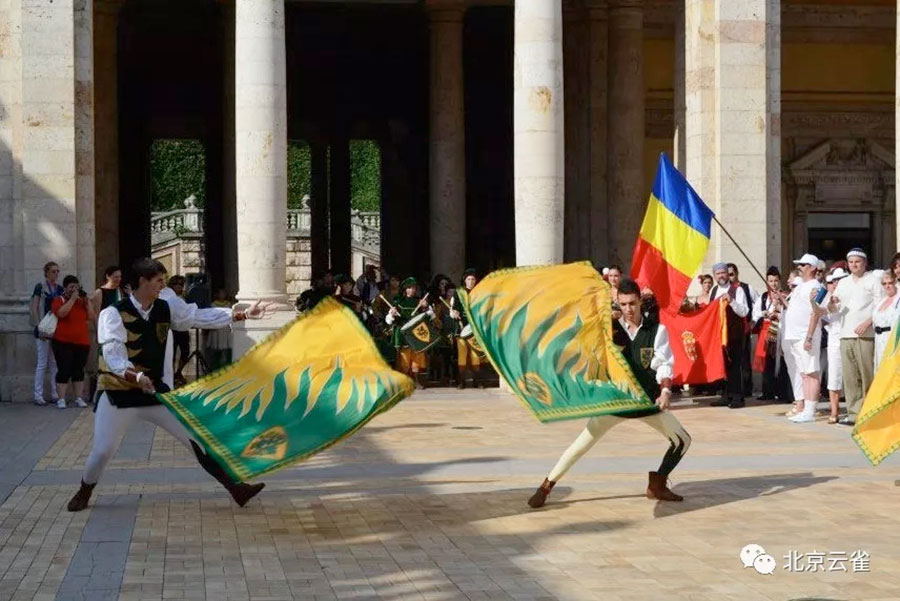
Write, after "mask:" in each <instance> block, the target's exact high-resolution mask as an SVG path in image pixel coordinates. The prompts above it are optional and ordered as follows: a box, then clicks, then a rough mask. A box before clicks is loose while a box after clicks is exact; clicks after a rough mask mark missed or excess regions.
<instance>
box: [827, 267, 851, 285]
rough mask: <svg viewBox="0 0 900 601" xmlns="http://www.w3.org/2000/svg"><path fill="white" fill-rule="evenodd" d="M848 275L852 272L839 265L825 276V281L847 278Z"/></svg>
mask: <svg viewBox="0 0 900 601" xmlns="http://www.w3.org/2000/svg"><path fill="white" fill-rule="evenodd" d="M848 275H850V274H849V273H847V272H846V271H844V268H843V267H838V268H837V269H835V270H834V271H832V272H831V273H829V274H828V275H826V276H825V281H826V282H828V283H831V282H834V281H836V280H840V279H841V278H845V277H847V276H848Z"/></svg>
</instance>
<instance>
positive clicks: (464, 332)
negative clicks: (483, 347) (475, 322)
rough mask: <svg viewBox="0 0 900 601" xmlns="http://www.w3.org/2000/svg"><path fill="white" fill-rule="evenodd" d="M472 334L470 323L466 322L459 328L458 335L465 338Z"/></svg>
mask: <svg viewBox="0 0 900 601" xmlns="http://www.w3.org/2000/svg"><path fill="white" fill-rule="evenodd" d="M472 336H474V334H473V333H472V324H468V323H467V324H466V327H464V328H463V329H462V330H460V332H459V337H460V338H462V339H463V340H465V339H467V338H471V337H472Z"/></svg>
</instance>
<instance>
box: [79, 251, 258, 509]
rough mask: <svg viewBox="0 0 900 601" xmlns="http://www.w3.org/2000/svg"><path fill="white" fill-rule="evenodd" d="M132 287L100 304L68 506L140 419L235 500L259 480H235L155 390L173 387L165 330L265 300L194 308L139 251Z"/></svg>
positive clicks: (212, 322)
mask: <svg viewBox="0 0 900 601" xmlns="http://www.w3.org/2000/svg"><path fill="white" fill-rule="evenodd" d="M132 271H133V278H134V280H135V282H134V283H133V286H134V293H133V294H132V295H131V296H128V297H126V298H124V299H122V300H120V301H119V302H117V303H115V304H113V305H111V306H109V307H107V308H106V309H104V310H103V311H101V312H100V315H99V317H98V320H97V339H98V342H99V343H100V347H101V349H102V354H101V356H100V360H99V378H98V381H97V388H98V392H99V396H98V399H97V405H96V408H95V411H96V414H95V416H94V438H93V444H92V447H91V453H90V455H89V456H88V459H87V464H86V465H85V469H84V475H83V476H82V479H81V487H80V488H79V490H78V492H77V493H75V496H73V497H72V499H71V500H70V501H69V504H68V510H69V511H80V510H82V509H84V508H86V507H87V505H88V501H90V498H91V494H92V493H93V490H94V487H95V486H96V485H97V481H98V480H99V479H100V476H101V474H102V473H103V469H104V468H105V467H106V464H107V463H108V462H109V460H110V459H112V457H113V455H115V453H116V450H117V449H118V446H119V443H120V441H121V438H122V435H123V434H124V433H125V431H126V430H127V429H128V427H129V426H130V425H131V424H133V423H135V422H137V421H139V420H143V421H147V422H150V423H153V424H156V425H157V426H159V427H161V428H163V429H164V430H166V431H167V432H168V433H169V434H171V435H172V436H174V437H175V438H176V439H178V441H179V442H181V443H182V444H183V445H184V446H186V447H187V448H189V449H191V450H192V451H193V452H194V454H195V455H196V457H197V460H198V461H199V462H200V465H201V466H203V468H204V469H205V470H206V471H207V472H208V473H209V474H210V475H211V476H212V477H213V478H215V479H216V480H218V481H219V483H221V484H222V485H223V486H224V487H225V489H226V490H228V492H229V493H230V494H231V496H232V498H233V499H234V500H235V502H236V503H237V504H238V505H240V506H241V507H243V506H244V505H245V504H246V503H247V502H248V501H249V500H250V499H251V498H253V497H254V496H255V495H256V494H257V493H258V492H259V491H260V490H262V488H263V487H264V486H265V485H264V484H252V485H251V484H247V483H244V482H235V481H234V480H232V479H231V478H230V477H229V476H228V474H227V473H226V472H225V470H224V469H223V468H222V466H221V465H219V464H218V463H217V462H216V461H215V460H214V459H213V458H212V457H210V456H209V455H208V454H207V453H205V452H204V451H203V450H202V449H201V447H200V445H199V444H198V443H197V441H195V440H194V439H193V438H192V437H191V435H190V434H189V433H188V431H187V429H186V428H185V427H184V426H183V425H182V424H181V422H180V421H178V418H176V417H175V414H174V413H172V412H171V411H169V409H168V408H166V407H165V406H164V405H162V404H161V403H160V402H159V401H158V400H157V398H156V394H157V393H164V392H168V391H169V390H170V389H171V388H172V387H173V379H174V375H173V369H172V354H173V351H172V336H171V330H187V329H189V328H195V327H198V328H204V329H216V328H221V327H225V326H227V325H228V324H230V323H231V322H233V321H243V320H245V319H259V318H262V317H264V316H265V315H267V314H268V313H269V309H270V307H269V306H268V305H265V306H261V305H260V304H259V302H257V303H255V304H254V305H253V306H252V307H250V309H247V310H242V311H239V310H232V309H227V308H217V307H214V308H209V309H199V308H197V305H195V304H189V303H186V302H185V301H184V300H183V299H181V298H180V297H177V296H176V295H175V293H174V292H173V291H172V290H171V289H169V288H166V279H165V278H166V268H165V267H164V266H163V265H162V263H160V262H159V261H156V260H153V259H139V260H138V261H137V262H136V263H135V264H134V266H133V268H132Z"/></svg>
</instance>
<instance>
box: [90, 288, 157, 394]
mask: <svg viewBox="0 0 900 601" xmlns="http://www.w3.org/2000/svg"><path fill="white" fill-rule="evenodd" d="M112 307H113V308H114V309H115V310H116V311H118V313H119V316H120V317H121V318H122V325H123V326H125V333H126V337H127V339H126V341H125V348H126V349H127V350H128V360H129V361H131V363H132V364H133V365H134V369H135V370H137V371H140V372H143V373H144V375H145V376H147V377H148V378H150V379H151V380H152V381H153V383H154V384H155V385H156V389H157V392H166V391H167V390H168V386H166V385H165V384H164V383H163V368H164V365H165V356H166V339H167V338H168V336H169V329H170V328H171V322H172V317H171V312H170V309H169V303H167V302H166V301H164V300H161V299H156V300H155V301H153V305H152V306H151V308H150V314H149V316H148V319H146V320H145V319H144V318H143V317H141V314H140V313H139V312H138V309H137V307H135V306H134V303H133V302H132V300H131V299H130V298H124V299H122V300H120V301H119V302H117V303H115V304H114V305H112ZM99 366H100V377H99V378H98V381H97V389H98V390H99V391H101V392H105V393H106V395H107V396H108V397H109V402H110V404H112V405H114V406H116V407H123V408H124V407H149V406H152V405H158V404H159V401H157V400H156V397H155V396H154V395H152V394H147V393H145V392H144V391H143V390H142V389H141V387H140V386H139V385H138V384H136V383H132V382H127V381H125V379H124V378H120V377H118V376H116V375H115V374H113V373H112V372H111V371H110V368H109V365H108V364H107V363H106V360H105V359H104V358H103V357H102V356H101V357H100V359H99Z"/></svg>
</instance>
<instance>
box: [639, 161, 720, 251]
mask: <svg viewBox="0 0 900 601" xmlns="http://www.w3.org/2000/svg"><path fill="white" fill-rule="evenodd" d="M653 195H654V196H655V197H656V198H657V199H658V200H659V201H660V202H661V203H662V204H663V205H665V207H666V208H667V209H669V210H670V211H671V212H672V213H674V214H675V215H676V216H677V217H678V218H679V219H681V220H682V221H684V222H685V223H686V224H688V225H689V226H691V227H692V228H694V229H695V230H697V231H698V232H700V233H701V234H703V235H704V236H706V237H707V238H709V236H710V229H711V225H712V218H713V216H714V215H715V214H714V213H713V212H712V210H711V209H710V208H709V207H708V206H706V203H705V202H703V199H702V198H700V195H699V194H697V192H695V191H694V189H693V188H691V185H690V184H689V183H687V180H686V179H684V176H683V175H681V173H679V172H678V170H677V169H675V166H674V165H673V164H672V162H671V161H670V160H669V157H667V156H666V153H662V154H660V155H659V167H658V168H657V169H656V179H655V180H654V181H653Z"/></svg>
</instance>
